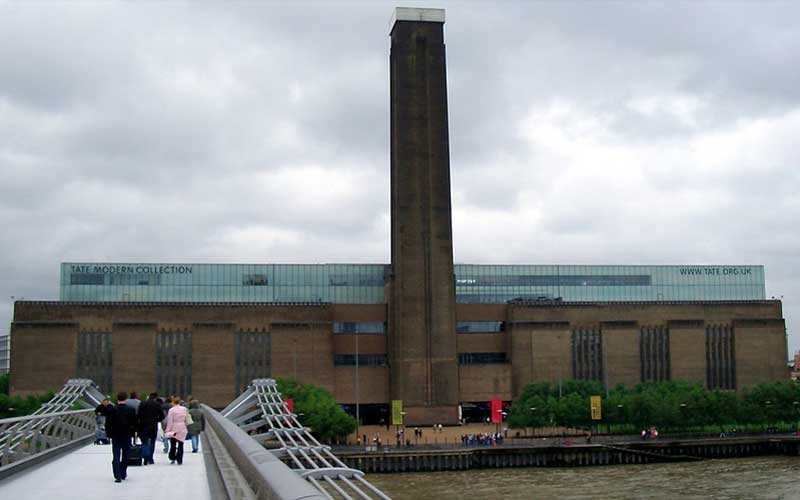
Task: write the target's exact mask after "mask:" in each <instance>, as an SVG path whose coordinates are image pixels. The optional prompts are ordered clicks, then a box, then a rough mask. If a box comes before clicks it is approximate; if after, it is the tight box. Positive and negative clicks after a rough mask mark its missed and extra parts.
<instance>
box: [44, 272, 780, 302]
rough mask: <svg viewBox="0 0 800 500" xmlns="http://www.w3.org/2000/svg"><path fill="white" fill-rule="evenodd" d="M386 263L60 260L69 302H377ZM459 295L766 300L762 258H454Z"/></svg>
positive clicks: (481, 298) (63, 295) (469, 298)
mask: <svg viewBox="0 0 800 500" xmlns="http://www.w3.org/2000/svg"><path fill="white" fill-rule="evenodd" d="M387 273H388V266H387V265H385V264H143V263H138V264H137V263H113V264H110V263H64V264H62V265H61V286H60V300H62V301H67V302H330V303H338V304H382V303H384V302H385V298H384V284H385V279H386V278H385V277H386V275H387ZM454 285H455V289H456V301H457V302H459V303H506V302H510V301H511V302H513V301H526V302H528V301H545V302H548V301H568V302H616V301H648V302H651V301H675V300H763V299H764V298H765V296H766V288H765V284H764V268H763V266H750V265H721V266H574V265H474V264H456V265H455V283H454Z"/></svg>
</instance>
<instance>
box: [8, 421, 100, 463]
mask: <svg viewBox="0 0 800 500" xmlns="http://www.w3.org/2000/svg"><path fill="white" fill-rule="evenodd" d="M94 431H95V415H94V410H93V409H91V410H90V409H86V410H71V411H60V412H55V413H48V414H44V415H28V416H26V417H14V418H4V419H2V420H0V468H3V467H5V466H7V465H10V464H12V463H14V462H17V461H19V460H22V459H25V458H28V457H30V456H32V455H36V454H39V453H43V452H46V451H48V450H50V449H53V448H56V447H57V446H61V445H63V444H66V443H69V442H71V441H75V440H78V439H81V438H85V437H87V436H91V435H94Z"/></svg>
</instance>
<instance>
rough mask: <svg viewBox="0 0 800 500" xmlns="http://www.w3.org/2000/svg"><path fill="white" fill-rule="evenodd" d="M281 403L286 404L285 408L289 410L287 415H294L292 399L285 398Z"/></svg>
mask: <svg viewBox="0 0 800 500" xmlns="http://www.w3.org/2000/svg"><path fill="white" fill-rule="evenodd" d="M283 401H284V402H285V403H286V407H287V409H288V410H289V411H288V412H287V413H294V399H291V398H287V399H284V400H283Z"/></svg>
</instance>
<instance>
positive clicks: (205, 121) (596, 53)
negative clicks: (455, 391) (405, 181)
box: [0, 0, 800, 353]
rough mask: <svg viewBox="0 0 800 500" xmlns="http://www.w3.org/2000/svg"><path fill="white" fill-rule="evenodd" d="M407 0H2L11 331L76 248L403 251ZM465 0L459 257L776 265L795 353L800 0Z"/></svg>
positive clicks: (373, 255) (451, 19) (281, 255)
mask: <svg viewBox="0 0 800 500" xmlns="http://www.w3.org/2000/svg"><path fill="white" fill-rule="evenodd" d="M396 5H398V4H397V3H394V2H386V3H384V2H379V1H370V2H361V3H350V4H348V3H337V4H334V3H332V2H319V3H303V2H297V1H293V2H287V3H286V4H281V3H269V4H268V3H234V4H229V3H224V4H223V3H219V4H211V3H208V2H195V3H192V4H188V5H187V4H177V3H169V4H166V3H155V2H152V3H146V4H145V5H140V4H139V3H133V2H126V3H80V4H77V3H70V4H61V3H45V2H26V3H23V2H3V1H2V0H0V224H2V233H0V234H1V235H0V276H2V279H0V323H1V324H3V325H6V326H5V327H3V330H6V329H7V325H8V324H9V322H10V321H11V317H12V296H14V297H17V298H20V297H24V298H25V299H57V298H58V271H59V263H60V262H63V261H89V262H91V261H113V262H126V261H131V262H252V263H272V262H275V263H291V262H310V263H317V262H388V260H389V180H388V177H389V176H388V174H389V81H388V75H389V69H388V55H389V37H388V33H389V20H390V17H391V13H392V10H393V8H394V7H395V6H396ZM399 5H406V6H429V7H445V8H446V9H447V23H446V25H445V37H446V43H447V63H448V67H447V72H448V84H449V89H448V91H449V109H450V146H451V166H452V183H453V185H452V192H453V207H454V221H453V225H454V227H453V231H454V247H455V248H454V250H455V257H456V261H457V262H470V263H531V264H549V263H558V264H763V265H765V266H766V277H767V296H768V297H770V296H776V297H781V296H782V297H783V300H784V315H785V317H786V319H787V326H788V329H789V334H790V342H789V348H790V353H791V351H792V350H795V349H799V348H800V331H798V330H800V320H798V316H800V269H799V266H798V264H800V262H798V257H797V255H798V248H800V231H798V226H799V225H800V224H798V221H800V194H799V193H800V64H798V54H800V23H798V19H800V5H798V4H796V3H779V2H766V3H765V2H758V3H756V2H752V3H735V2H724V3H710V2H707V3H701V2H690V3H675V2H669V3H663V4H662V3H657V2H628V3H622V2H615V3H601V2H578V3H565V2H558V3H556V2H541V3H536V2H519V3H516V2H512V3H497V2H491V3H489V2H485V3H483V2H437V3H435V4H423V3H420V2H413V1H404V2H402V3H401V4H399Z"/></svg>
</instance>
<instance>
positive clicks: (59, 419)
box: [0, 379, 389, 500]
mask: <svg viewBox="0 0 800 500" xmlns="http://www.w3.org/2000/svg"><path fill="white" fill-rule="evenodd" d="M104 397H105V396H104V395H103V394H102V393H101V392H100V391H99V389H98V388H97V386H96V385H95V384H94V383H93V382H92V381H91V380H89V379H70V380H69V381H67V383H66V384H65V385H64V387H63V388H62V389H61V390H59V391H58V392H57V393H56V394H55V395H54V396H53V398H52V399H51V400H50V401H48V402H47V403H44V404H43V405H42V406H41V407H40V408H39V409H38V410H37V411H36V412H35V413H34V414H32V415H29V416H25V417H17V418H6V419H0V498H4V499H14V500H28V499H40V498H41V499H54V498H57V499H67V498H81V499H86V500H92V499H95V498H97V499H103V500H106V499H108V498H115V499H127V498H131V499H134V498H135V499H137V500H138V499H141V498H157V497H158V496H170V497H176V498H191V499H192V500H202V499H214V500H217V499H230V500H239V499H241V500H250V499H271V500H272V499H274V500H293V499H296V500H299V499H304V500H306V499H308V500H314V499H320V500H322V499H329V500H332V499H342V498H343V499H365V500H367V499H388V498H389V497H388V496H387V495H386V494H384V493H383V492H382V491H380V490H379V489H378V488H376V487H375V486H374V485H372V484H370V483H369V481H367V480H366V479H365V478H364V473H363V472H361V471H360V470H356V469H353V468H350V467H348V466H347V465H346V464H345V463H344V462H343V461H342V460H340V459H339V458H337V456H336V454H335V453H334V452H333V451H332V450H331V448H330V447H329V446H326V445H324V444H322V443H320V442H319V441H318V440H317V439H316V438H315V437H314V436H312V435H311V433H310V432H309V429H308V428H306V427H303V425H302V424H300V422H299V421H298V419H297V415H296V414H295V413H293V412H292V411H291V410H290V408H289V405H288V404H287V403H286V402H285V401H284V400H283V398H282V397H281V394H280V393H279V392H278V389H277V384H276V382H275V380H273V379H257V380H253V381H252V383H251V384H250V386H249V387H248V388H247V390H246V391H245V392H244V393H242V394H241V395H240V396H239V397H238V398H236V399H235V400H234V401H233V402H232V403H231V404H229V405H228V406H227V407H226V408H225V409H223V410H222V411H216V410H214V409H213V408H210V407H208V406H206V405H201V408H202V411H203V413H204V416H205V418H206V429H205V431H204V432H203V434H202V445H201V449H200V451H201V453H186V454H185V455H184V462H183V465H182V466H181V467H180V468H178V467H176V466H172V465H170V464H169V463H168V461H167V460H166V458H162V459H161V460H158V459H157V461H156V464H155V465H151V466H148V467H141V468H135V469H131V468H129V469H128V479H127V480H126V481H125V482H124V483H123V484H121V485H120V484H116V483H115V482H114V481H113V480H112V479H111V464H110V461H111V460H110V459H111V453H110V452H111V450H110V447H108V446H97V445H95V444H94V438H95V426H96V423H95V413H94V409H95V408H96V407H97V406H98V405H99V404H100V403H101V401H102V400H103V399H104ZM76 408H78V409H76Z"/></svg>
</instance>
